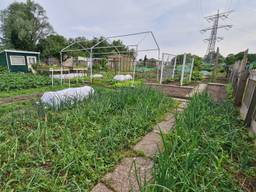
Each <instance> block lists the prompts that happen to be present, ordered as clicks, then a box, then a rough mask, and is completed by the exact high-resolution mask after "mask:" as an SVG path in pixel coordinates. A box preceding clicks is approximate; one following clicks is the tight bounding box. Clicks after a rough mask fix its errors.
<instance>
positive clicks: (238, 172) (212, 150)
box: [144, 93, 256, 192]
mask: <svg viewBox="0 0 256 192" xmlns="http://www.w3.org/2000/svg"><path fill="white" fill-rule="evenodd" d="M255 154H256V148H255V146H254V144H253V137H250V136H249V134H248V130H247V129H246V128H245V127H244V126H243V123H242V121H241V120H240V119H239V114H238V112H237V109H236V108H235V107H234V106H233V104H232V102H231V101H230V100H229V101H224V102H223V103H218V104H217V103H214V102H213V100H212V99H211V98H210V97H209V96H208V95H207V94H205V93H204V94H201V95H197V96H195V97H193V98H192V99H191V101H190V104H189V106H188V108H187V109H186V110H185V111H184V113H183V114H181V115H178V117H177V121H176V129H175V130H174V131H172V132H170V133H169V134H168V135H167V136H164V152H163V153H161V154H160V155H159V156H157V157H156V158H155V164H154V171H153V175H154V178H155V183H153V184H149V185H147V186H145V188H144V189H145V190H144V191H211V192H212V191H254V190H255V189H256V188H255V183H256V156H255ZM253 185H254V187H253ZM146 189H147V190H146Z"/></svg>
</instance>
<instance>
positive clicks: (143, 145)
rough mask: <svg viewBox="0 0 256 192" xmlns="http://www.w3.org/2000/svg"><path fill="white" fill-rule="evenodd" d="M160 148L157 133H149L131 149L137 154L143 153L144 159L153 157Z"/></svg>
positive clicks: (160, 143)
mask: <svg viewBox="0 0 256 192" xmlns="http://www.w3.org/2000/svg"><path fill="white" fill-rule="evenodd" d="M162 148H163V143H162V139H161V136H160V135H159V134H158V133H155V132H150V133H148V134H147V135H146V136H145V137H143V139H142V140H141V141H140V142H139V143H137V144H136V145H135V146H134V147H133V150H134V151H136V152H139V153H140V152H143V154H144V155H145V156H146V157H153V156H154V155H155V154H156V153H157V152H158V151H159V150H161V149H162Z"/></svg>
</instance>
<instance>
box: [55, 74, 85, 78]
mask: <svg viewBox="0 0 256 192" xmlns="http://www.w3.org/2000/svg"><path fill="white" fill-rule="evenodd" d="M84 76H86V74H84V73H68V74H62V79H74V78H78V77H84ZM50 77H53V78H54V79H61V74H56V75H51V76H50Z"/></svg>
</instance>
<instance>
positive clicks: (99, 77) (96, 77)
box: [92, 74, 103, 79]
mask: <svg viewBox="0 0 256 192" xmlns="http://www.w3.org/2000/svg"><path fill="white" fill-rule="evenodd" d="M92 78H95V79H101V78H103V75H102V74H94V75H92Z"/></svg>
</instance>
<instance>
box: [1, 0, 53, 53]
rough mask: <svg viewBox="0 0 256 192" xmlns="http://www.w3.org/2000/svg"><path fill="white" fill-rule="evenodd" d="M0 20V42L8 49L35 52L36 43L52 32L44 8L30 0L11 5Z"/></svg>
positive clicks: (2, 13) (2, 12)
mask: <svg viewBox="0 0 256 192" xmlns="http://www.w3.org/2000/svg"><path fill="white" fill-rule="evenodd" d="M0 18H1V27H0V32H1V33H2V36H3V37H2V42H3V43H4V44H5V46H6V47H8V48H14V49H24V50H36V45H37V43H38V42H39V41H40V40H41V39H44V38H45V37H46V36H47V35H49V34H51V33H52V32H53V29H52V27H51V25H50V24H49V22H48V18H47V16H46V13H45V10H44V8H43V7H41V6H40V5H39V4H37V3H35V2H33V1H32V0H27V1H26V3H17V2H15V3H12V4H11V5H9V7H8V8H7V9H5V10H3V11H1V12H0Z"/></svg>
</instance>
